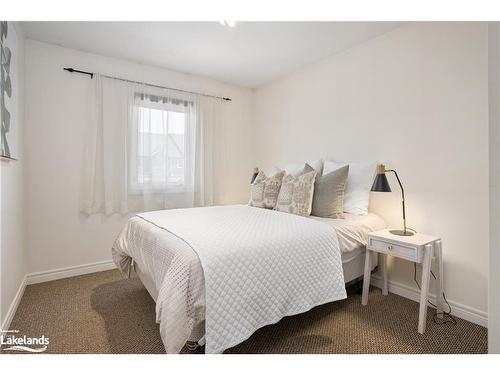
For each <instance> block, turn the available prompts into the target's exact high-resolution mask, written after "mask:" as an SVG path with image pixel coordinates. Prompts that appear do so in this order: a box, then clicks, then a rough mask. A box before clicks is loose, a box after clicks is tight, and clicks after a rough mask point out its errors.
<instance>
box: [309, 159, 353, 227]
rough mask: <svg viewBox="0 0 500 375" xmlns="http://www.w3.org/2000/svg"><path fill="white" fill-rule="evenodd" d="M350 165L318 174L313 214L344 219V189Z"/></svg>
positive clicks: (315, 184)
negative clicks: (321, 174) (324, 173)
mask: <svg viewBox="0 0 500 375" xmlns="http://www.w3.org/2000/svg"><path fill="white" fill-rule="evenodd" d="M348 175H349V166H348V165H346V166H345V167H342V168H339V169H336V170H334V171H333V172H330V173H328V174H326V175H324V176H316V182H315V183H314V197H313V205H312V212H311V215H313V216H318V217H329V218H332V219H342V218H343V217H344V190H345V186H346V182H347V176H348Z"/></svg>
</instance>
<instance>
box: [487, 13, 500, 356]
mask: <svg viewBox="0 0 500 375" xmlns="http://www.w3.org/2000/svg"><path fill="white" fill-rule="evenodd" d="M488 52H489V53H488V70H489V74H488V83H489V87H488V88H489V90H488V91H489V129H490V134H489V137H490V280H489V281H490V283H489V291H490V293H489V304H488V305H489V311H488V313H489V319H488V351H489V352H490V353H497V354H499V353H500V233H499V231H498V228H499V225H500V173H499V172H500V107H499V105H498V103H500V23H499V22H489V24H488Z"/></svg>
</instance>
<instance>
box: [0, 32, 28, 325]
mask: <svg viewBox="0 0 500 375" xmlns="http://www.w3.org/2000/svg"><path fill="white" fill-rule="evenodd" d="M9 27H14V29H15V31H16V34H17V47H18V49H17V54H16V56H15V58H16V63H17V67H16V70H17V79H18V83H17V86H16V87H14V89H15V90H16V89H17V90H18V92H17V94H18V96H17V112H16V116H17V122H16V126H17V130H18V133H17V147H15V149H17V154H16V155H15V156H16V158H18V159H19V160H18V161H4V160H2V161H0V179H1V192H0V195H1V219H0V222H1V225H0V226H1V240H0V300H1V301H0V324H1V326H2V327H4V324H5V323H6V322H5V320H6V318H7V313H8V312H9V309H10V308H11V305H12V303H13V302H14V299H15V296H16V293H17V291H18V290H19V287H20V285H21V283H22V282H23V279H24V276H25V275H26V269H27V260H26V252H25V247H24V231H23V228H24V217H23V186H24V182H23V181H24V179H23V170H24V165H25V160H24V159H25V153H24V149H23V138H24V36H23V34H22V30H21V29H20V28H19V26H18V25H17V24H15V23H10V24H9ZM9 31H10V29H9ZM11 146H13V145H11Z"/></svg>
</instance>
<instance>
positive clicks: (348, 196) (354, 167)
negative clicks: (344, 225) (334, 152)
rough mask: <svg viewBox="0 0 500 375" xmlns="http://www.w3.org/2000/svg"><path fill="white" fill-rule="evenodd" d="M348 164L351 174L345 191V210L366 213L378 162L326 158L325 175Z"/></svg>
mask: <svg viewBox="0 0 500 375" xmlns="http://www.w3.org/2000/svg"><path fill="white" fill-rule="evenodd" d="M346 165H349V175H348V176H347V184H346V188H345V193H344V212H347V213H350V214H355V215H366V214H367V213H368V203H369V199H370V189H371V187H372V184H373V179H374V177H375V168H376V166H377V163H372V162H370V163H339V162H335V161H328V160H325V162H324V165H323V175H326V174H328V173H330V172H333V171H335V170H337V169H339V168H342V167H344V166H346Z"/></svg>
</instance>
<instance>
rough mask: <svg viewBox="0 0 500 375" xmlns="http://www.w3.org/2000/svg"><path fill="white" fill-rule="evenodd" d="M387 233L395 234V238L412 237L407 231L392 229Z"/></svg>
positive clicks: (411, 233)
mask: <svg viewBox="0 0 500 375" xmlns="http://www.w3.org/2000/svg"><path fill="white" fill-rule="evenodd" d="M389 232H391V233H392V234H395V235H396V236H413V232H410V231H408V230H401V229H393V230H390V231H389Z"/></svg>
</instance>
